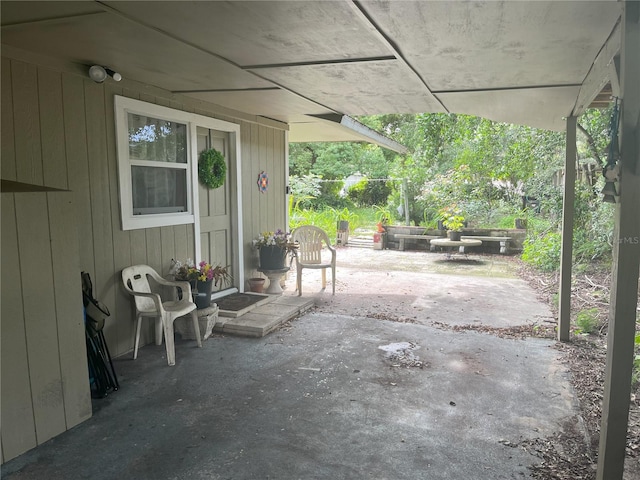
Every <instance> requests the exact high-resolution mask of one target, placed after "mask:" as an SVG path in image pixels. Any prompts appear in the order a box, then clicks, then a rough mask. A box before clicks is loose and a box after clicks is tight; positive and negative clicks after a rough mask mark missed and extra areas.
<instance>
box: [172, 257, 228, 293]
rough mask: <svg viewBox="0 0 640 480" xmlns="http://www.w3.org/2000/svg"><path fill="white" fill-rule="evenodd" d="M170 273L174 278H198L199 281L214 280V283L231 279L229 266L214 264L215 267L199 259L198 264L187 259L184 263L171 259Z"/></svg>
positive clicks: (187, 279)
mask: <svg viewBox="0 0 640 480" xmlns="http://www.w3.org/2000/svg"><path fill="white" fill-rule="evenodd" d="M171 262H172V264H171V270H170V273H173V275H174V277H175V279H176V280H186V281H190V280H200V281H201V282H207V281H210V280H213V281H214V283H213V284H214V285H216V286H217V285H218V281H220V284H221V285H222V284H224V283H228V282H229V281H230V280H231V274H230V273H229V267H228V266H226V267H223V266H221V265H216V266H215V267H214V266H213V265H211V264H210V263H208V262H205V261H204V260H203V261H201V262H200V263H199V264H198V266H197V267H196V265H195V264H194V262H193V260H191V259H190V258H189V259H187V261H186V262H185V263H182V262H181V261H180V260H172V261H171Z"/></svg>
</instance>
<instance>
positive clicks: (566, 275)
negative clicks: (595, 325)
mask: <svg viewBox="0 0 640 480" xmlns="http://www.w3.org/2000/svg"><path fill="white" fill-rule="evenodd" d="M576 125H577V118H576V117H569V118H567V139H566V147H565V160H564V195H563V201H562V249H561V251H560V291H559V298H560V302H559V304H558V340H560V341H562V342H566V341H568V340H569V327H570V326H571V267H572V256H573V214H574V202H575V198H576Z"/></svg>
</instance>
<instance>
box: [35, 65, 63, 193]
mask: <svg viewBox="0 0 640 480" xmlns="http://www.w3.org/2000/svg"><path fill="white" fill-rule="evenodd" d="M38 95H39V98H40V109H39V110H40V130H41V131H40V134H41V137H40V138H41V143H42V171H43V177H44V184H45V185H47V186H51V187H55V188H62V189H65V188H67V186H68V185H67V160H66V152H65V145H64V143H65V138H64V122H62V121H61V116H60V113H61V112H63V111H64V110H63V109H62V77H61V75H60V73H58V72H53V71H51V70H47V69H42V68H41V69H39V70H38Z"/></svg>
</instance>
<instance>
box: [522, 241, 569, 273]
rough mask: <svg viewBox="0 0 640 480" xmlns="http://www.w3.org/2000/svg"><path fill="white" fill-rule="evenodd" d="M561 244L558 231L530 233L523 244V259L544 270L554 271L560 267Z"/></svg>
mask: <svg viewBox="0 0 640 480" xmlns="http://www.w3.org/2000/svg"><path fill="white" fill-rule="evenodd" d="M561 246H562V241H561V237H560V234H559V233H558V232H547V233H545V234H542V235H539V236H538V235H530V236H528V237H527V238H526V240H525V241H524V244H523V246H522V260H524V261H525V262H527V263H529V264H530V265H533V266H534V267H536V268H538V269H539V270H542V271H543V272H553V271H554V270H557V269H558V268H559V267H560V250H561Z"/></svg>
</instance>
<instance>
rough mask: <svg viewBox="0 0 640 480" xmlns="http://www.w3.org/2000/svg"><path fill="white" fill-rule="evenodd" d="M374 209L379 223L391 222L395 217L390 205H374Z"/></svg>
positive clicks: (376, 220)
mask: <svg viewBox="0 0 640 480" xmlns="http://www.w3.org/2000/svg"><path fill="white" fill-rule="evenodd" d="M373 209H374V211H375V222H376V224H378V223H384V224H388V223H390V222H391V219H392V218H393V214H392V213H391V210H389V208H388V207H381V206H379V205H374V206H373Z"/></svg>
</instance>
